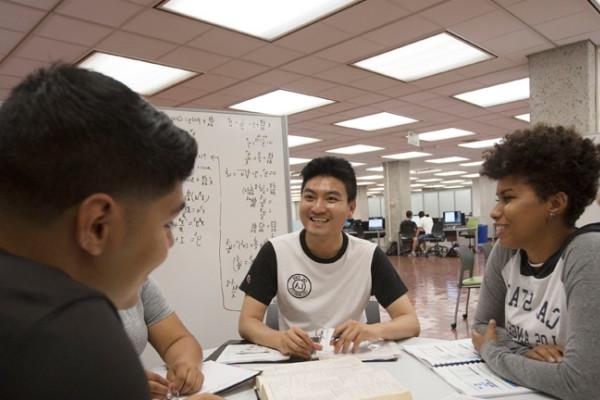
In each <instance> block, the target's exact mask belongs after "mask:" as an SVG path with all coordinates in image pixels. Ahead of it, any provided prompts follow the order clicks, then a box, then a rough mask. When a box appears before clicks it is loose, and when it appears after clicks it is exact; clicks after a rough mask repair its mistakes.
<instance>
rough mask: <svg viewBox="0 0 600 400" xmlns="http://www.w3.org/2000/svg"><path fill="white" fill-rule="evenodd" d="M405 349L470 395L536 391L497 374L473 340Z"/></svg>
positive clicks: (414, 346) (437, 343)
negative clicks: (490, 367) (476, 347)
mask: <svg viewBox="0 0 600 400" xmlns="http://www.w3.org/2000/svg"><path fill="white" fill-rule="evenodd" d="M404 351H406V352H407V353H409V354H412V355H413V356H415V357H416V358H418V359H419V360H421V361H423V362H424V363H426V364H428V365H429V366H430V367H432V369H433V370H434V371H435V373H437V374H438V375H439V376H440V377H442V378H443V379H444V380H445V381H446V382H448V383H449V384H450V385H452V386H454V387H455V388H456V389H458V390H459V391H460V392H461V393H464V394H466V395H468V396H477V397H496V396H508V395H516V394H521V393H531V392H533V391H532V390H531V389H527V388H525V387H522V386H518V385H516V384H514V383H512V382H509V381H507V380H505V379H502V378H500V377H499V376H498V375H496V374H494V373H493V372H492V371H491V370H490V369H489V368H488V367H487V366H486V365H485V363H484V361H483V360H482V359H481V357H480V356H479V354H477V352H476V351H475V349H474V348H473V345H472V343H471V339H463V340H454V341H448V342H435V343H430V344H419V345H405V346H404Z"/></svg>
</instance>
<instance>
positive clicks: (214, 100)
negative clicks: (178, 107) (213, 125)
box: [183, 93, 237, 111]
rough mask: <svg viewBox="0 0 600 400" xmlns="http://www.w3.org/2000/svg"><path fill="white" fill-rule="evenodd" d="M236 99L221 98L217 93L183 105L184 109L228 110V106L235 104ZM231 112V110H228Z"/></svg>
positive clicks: (229, 97)
mask: <svg viewBox="0 0 600 400" xmlns="http://www.w3.org/2000/svg"><path fill="white" fill-rule="evenodd" d="M236 102H237V99H236V98H235V97H231V96H223V95H222V94H219V93H214V94H211V95H208V96H204V97H201V98H199V99H196V100H194V101H190V102H189V103H185V104H183V105H184V106H186V107H193V108H207V109H211V110H228V106H230V105H232V104H235V103H236ZM230 111H231V110H230Z"/></svg>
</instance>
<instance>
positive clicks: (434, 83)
mask: <svg viewBox="0 0 600 400" xmlns="http://www.w3.org/2000/svg"><path fill="white" fill-rule="evenodd" d="M457 71H458V70H453V71H448V72H443V73H441V74H437V75H433V76H429V77H427V78H423V79H419V80H418V81H414V82H412V84H413V85H415V86H417V87H420V88H423V89H431V88H435V87H438V86H444V85H447V84H449V83H453V82H458V81H462V80H464V79H465V78H464V76H462V75H461V74H459V73H458V72H457Z"/></svg>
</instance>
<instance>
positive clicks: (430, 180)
mask: <svg viewBox="0 0 600 400" xmlns="http://www.w3.org/2000/svg"><path fill="white" fill-rule="evenodd" d="M441 180H442V179H441V178H429V179H419V180H418V181H417V182H418V183H429V182H440V181H441Z"/></svg>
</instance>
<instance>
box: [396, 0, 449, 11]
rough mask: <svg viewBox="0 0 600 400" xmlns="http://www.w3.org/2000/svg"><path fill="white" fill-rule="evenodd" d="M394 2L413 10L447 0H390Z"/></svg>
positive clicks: (419, 9)
mask: <svg viewBox="0 0 600 400" xmlns="http://www.w3.org/2000/svg"><path fill="white" fill-rule="evenodd" d="M390 1H391V2H392V3H394V4H399V5H400V6H402V7H404V8H406V9H407V10H411V11H421V10H423V9H425V8H428V7H432V6H434V5H437V4H441V3H443V2H444V1H446V0H390Z"/></svg>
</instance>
